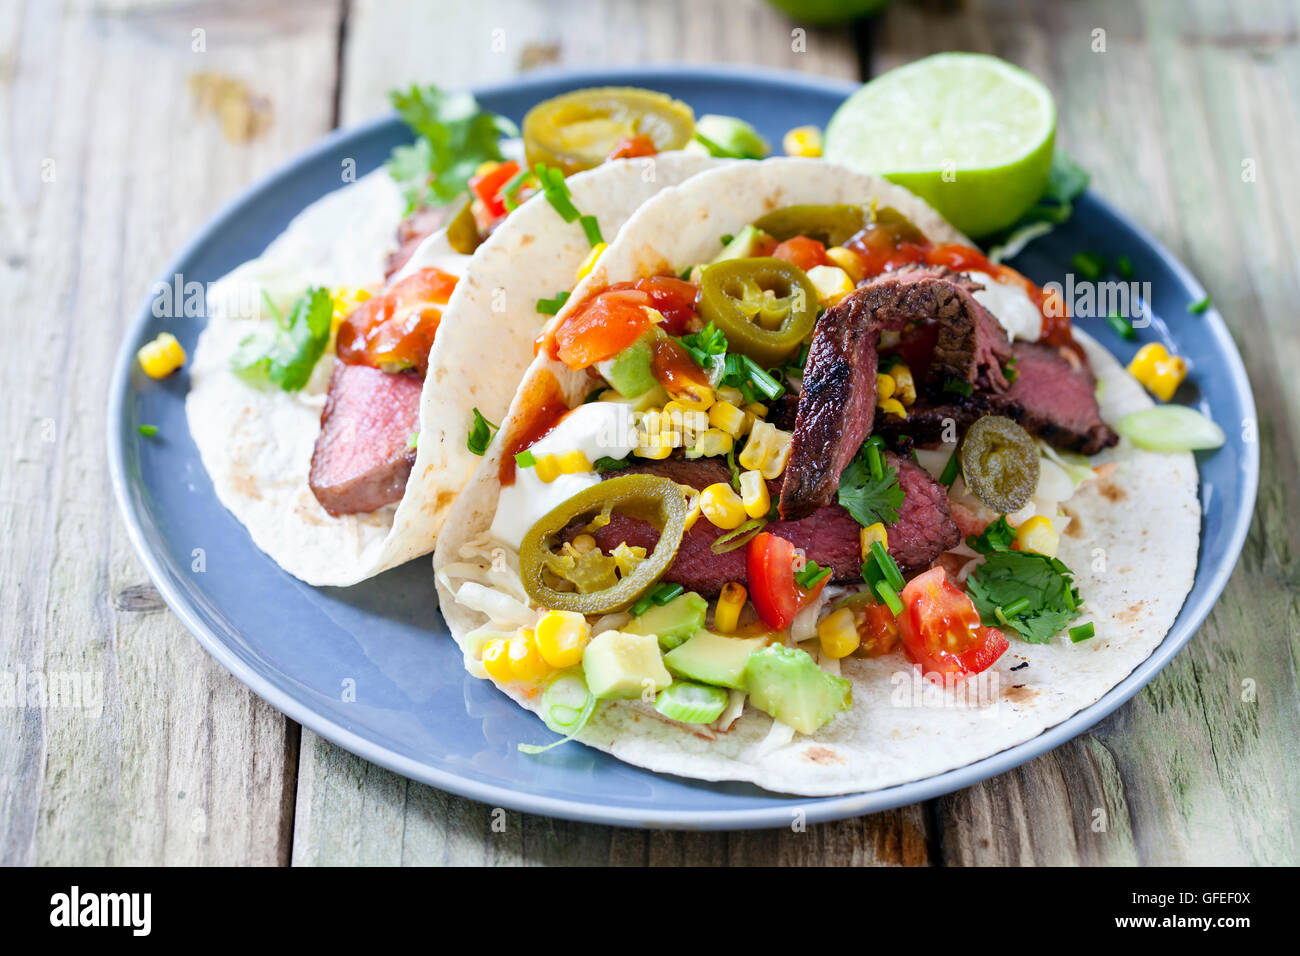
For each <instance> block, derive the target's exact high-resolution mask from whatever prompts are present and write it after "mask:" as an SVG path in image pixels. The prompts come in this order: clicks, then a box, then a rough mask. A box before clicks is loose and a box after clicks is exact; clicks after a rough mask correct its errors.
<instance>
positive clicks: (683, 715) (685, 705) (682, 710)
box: [655, 681, 728, 724]
mask: <svg viewBox="0 0 1300 956" xmlns="http://www.w3.org/2000/svg"><path fill="white" fill-rule="evenodd" d="M727 698H728V694H727V692H726V691H725V690H723V689H722V688H721V687H709V686H708V685H706V684H696V683H694V682H692V681H673V683H671V684H669V685H668V686H667V687H665V688H664V689H663V690H661V691H660V692H659V696H658V697H656V698H655V710H657V711H659V713H661V714H663V715H664V716H665V717H667V718H668V719H669V720H679V721H681V722H682V723H684V724H711V723H713V722H714V721H715V720H717V719H718V718H719V717H721V716H722V712H723V711H724V710H726V709H727Z"/></svg>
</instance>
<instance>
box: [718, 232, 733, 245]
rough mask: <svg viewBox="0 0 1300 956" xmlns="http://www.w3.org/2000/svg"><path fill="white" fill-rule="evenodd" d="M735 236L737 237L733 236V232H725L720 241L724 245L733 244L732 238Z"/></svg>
mask: <svg viewBox="0 0 1300 956" xmlns="http://www.w3.org/2000/svg"><path fill="white" fill-rule="evenodd" d="M735 238H736V237H735V236H733V235H732V234H731V233H726V234H725V235H724V236H723V237H722V238H721V239H720V240H719V241H720V242H721V243H722V244H723V245H724V246H729V245H731V240H732V239H735Z"/></svg>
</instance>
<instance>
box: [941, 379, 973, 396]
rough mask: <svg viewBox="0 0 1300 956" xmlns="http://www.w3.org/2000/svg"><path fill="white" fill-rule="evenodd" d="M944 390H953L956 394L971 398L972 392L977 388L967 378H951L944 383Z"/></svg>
mask: <svg viewBox="0 0 1300 956" xmlns="http://www.w3.org/2000/svg"><path fill="white" fill-rule="evenodd" d="M943 390H944V391H945V392H951V393H952V394H954V395H961V396H963V397H964V398H970V396H971V393H972V392H974V390H975V389H974V388H973V386H972V385H971V383H970V382H968V381H966V380H965V379H961V378H950V379H948V381H946V382H944V383H943Z"/></svg>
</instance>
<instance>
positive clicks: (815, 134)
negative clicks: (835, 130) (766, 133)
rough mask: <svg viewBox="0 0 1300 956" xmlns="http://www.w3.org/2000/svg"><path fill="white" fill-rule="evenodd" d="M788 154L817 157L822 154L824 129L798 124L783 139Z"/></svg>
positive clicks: (806, 157)
mask: <svg viewBox="0 0 1300 956" xmlns="http://www.w3.org/2000/svg"><path fill="white" fill-rule="evenodd" d="M781 148H782V149H784V150H785V154H786V155H787V156H801V157H803V158H805V159H817V158H818V157H819V156H821V154H822V131H821V130H820V129H819V128H818V127H816V126H796V127H795V128H794V129H792V130H789V131H788V132H787V133H786V134H785V136H784V137H782V139H781Z"/></svg>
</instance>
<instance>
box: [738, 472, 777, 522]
mask: <svg viewBox="0 0 1300 956" xmlns="http://www.w3.org/2000/svg"><path fill="white" fill-rule="evenodd" d="M740 501H741V503H742V504H743V505H744V506H745V514H747V515H749V516H750V517H751V518H762V517H764V516H766V515H767V513H768V512H769V511H771V510H772V496H771V495H770V494H768V491H767V482H766V481H764V480H763V476H762V475H760V474H759V473H758V472H756V471H742V472H741V473H740Z"/></svg>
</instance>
